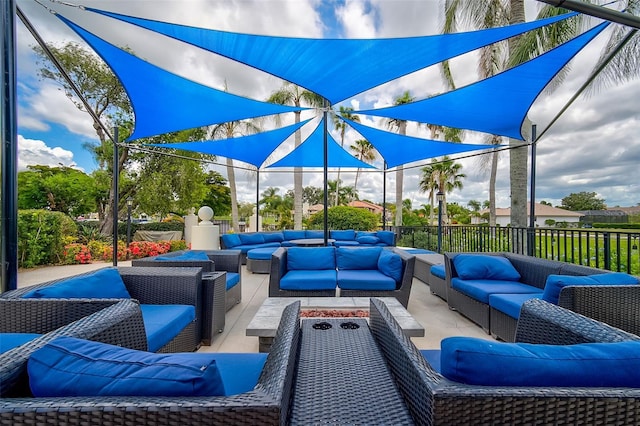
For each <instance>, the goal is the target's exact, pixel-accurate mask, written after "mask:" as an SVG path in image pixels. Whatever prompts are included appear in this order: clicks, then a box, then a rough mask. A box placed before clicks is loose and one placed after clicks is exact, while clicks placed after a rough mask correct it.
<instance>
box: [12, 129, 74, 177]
mask: <svg viewBox="0 0 640 426" xmlns="http://www.w3.org/2000/svg"><path fill="white" fill-rule="evenodd" d="M33 165H42V166H49V167H59V166H60V165H63V166H67V167H74V168H75V167H76V163H75V162H74V161H73V152H71V151H67V150H66V149H63V148H60V147H53V148H52V147H50V146H47V144H46V143H45V142H44V141H41V140H35V139H25V138H24V137H23V136H22V135H18V170H26V168H27V166H33Z"/></svg>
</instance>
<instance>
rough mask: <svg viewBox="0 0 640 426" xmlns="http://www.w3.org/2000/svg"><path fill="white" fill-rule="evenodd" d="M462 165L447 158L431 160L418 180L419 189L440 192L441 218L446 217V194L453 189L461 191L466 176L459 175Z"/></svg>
mask: <svg viewBox="0 0 640 426" xmlns="http://www.w3.org/2000/svg"><path fill="white" fill-rule="evenodd" d="M461 169H462V164H460V163H456V162H455V161H454V160H452V159H450V158H449V157H448V156H446V155H445V156H444V157H442V160H440V161H437V160H436V159H433V160H431V164H430V165H429V166H428V167H424V168H423V169H422V170H423V177H422V179H421V180H420V188H421V190H422V188H427V189H429V188H433V189H432V190H433V191H442V194H443V202H442V216H443V217H444V218H446V216H447V194H448V193H450V192H452V191H453V190H454V189H462V179H464V178H465V177H466V176H465V175H464V174H463V173H460V170H461Z"/></svg>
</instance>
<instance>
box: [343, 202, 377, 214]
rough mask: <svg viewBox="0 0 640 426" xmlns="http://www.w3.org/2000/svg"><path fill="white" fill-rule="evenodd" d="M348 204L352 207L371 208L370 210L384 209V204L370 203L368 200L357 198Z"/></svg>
mask: <svg viewBox="0 0 640 426" xmlns="http://www.w3.org/2000/svg"><path fill="white" fill-rule="evenodd" d="M348 205H349V206H350V207H356V208H359V209H370V210H376V211H377V210H380V211H382V206H379V205H377V204H373V203H370V202H368V201H360V200H355V201H351V202H350V203H349V204H348Z"/></svg>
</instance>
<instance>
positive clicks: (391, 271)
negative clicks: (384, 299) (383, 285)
mask: <svg viewBox="0 0 640 426" xmlns="http://www.w3.org/2000/svg"><path fill="white" fill-rule="evenodd" d="M378 270H380V272H382V273H383V274H385V275H386V276H388V277H391V278H393V279H394V280H396V283H399V282H400V280H402V258H401V257H400V255H399V254H397V253H394V252H392V251H391V250H382V251H381V252H380V257H378Z"/></svg>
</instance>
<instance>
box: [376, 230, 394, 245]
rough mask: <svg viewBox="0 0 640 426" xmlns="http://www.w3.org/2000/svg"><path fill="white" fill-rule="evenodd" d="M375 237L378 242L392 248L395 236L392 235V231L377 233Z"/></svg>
mask: <svg viewBox="0 0 640 426" xmlns="http://www.w3.org/2000/svg"><path fill="white" fill-rule="evenodd" d="M376 237H378V239H380V242H382V243H384V244H386V245H388V246H392V245H394V244H395V242H396V234H394V233H393V232H392V231H378V232H376Z"/></svg>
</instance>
